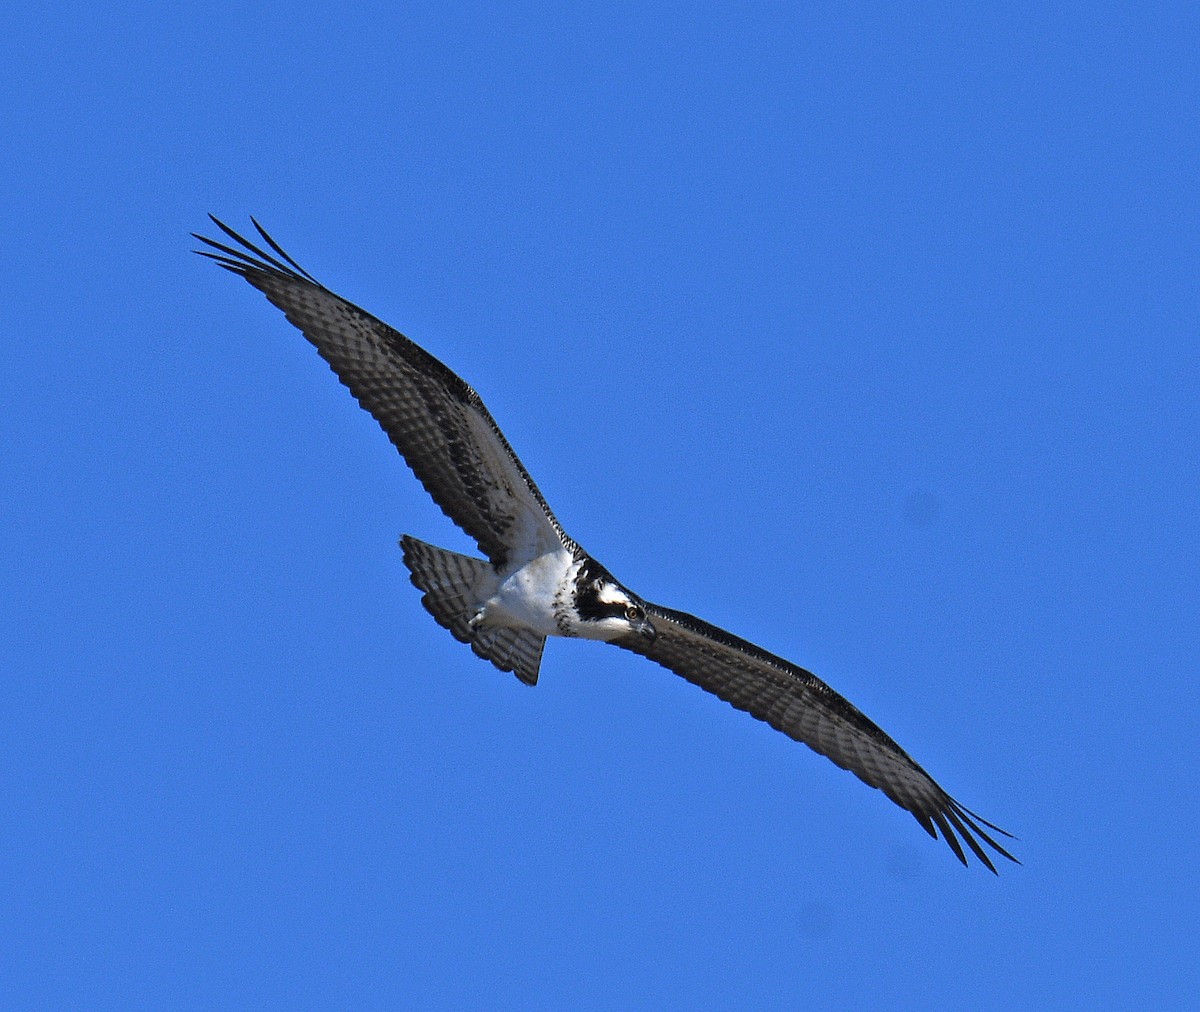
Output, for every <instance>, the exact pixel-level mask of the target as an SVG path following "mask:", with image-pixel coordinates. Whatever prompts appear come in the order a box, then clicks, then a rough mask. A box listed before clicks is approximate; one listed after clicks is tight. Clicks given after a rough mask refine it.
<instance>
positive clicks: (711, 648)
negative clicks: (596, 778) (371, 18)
mask: <svg viewBox="0 0 1200 1012" xmlns="http://www.w3.org/2000/svg"><path fill="white" fill-rule="evenodd" d="M213 221H214V222H216V224H217V225H218V227H219V228H221V230H222V231H223V232H224V233H225V234H226V236H228V237H229V239H230V240H232V241H233V242H234V243H235V244H236V245H233V246H230V245H227V244H225V243H221V242H216V241H214V240H211V239H206V238H204V237H203V236H197V238H199V239H200V240H201V241H202V242H204V243H206V244H207V245H208V246H209V247H211V248H212V249H213V250H215V251H216V252H207V251H206V252H205V253H204V255H205V256H208V257H211V258H212V259H214V260H216V261H217V263H219V264H221V266H223V267H225V268H227V269H228V270H231V271H233V272H234V273H235V274H238V275H240V276H242V277H244V278H245V279H246V280H247V281H249V282H250V283H251V284H252V285H254V287H256V288H258V289H259V290H260V291H262V292H263V293H264V294H265V295H266V296H267V298H268V299H270V300H271V301H272V302H273V303H275V305H277V306H278V307H279V308H280V309H282V310H283V311H284V313H285V314H286V315H287V317H288V319H289V320H291V322H292V323H293V324H295V325H296V326H297V327H298V328H299V329H300V330H301V331H302V332H303V334H304V336H305V337H306V338H308V340H309V341H310V342H311V343H312V344H313V345H314V346H315V347H316V348H317V351H318V352H319V353H320V354H321V356H322V357H323V358H324V359H325V360H326V361H327V362H328V363H329V364H330V366H331V367H332V368H333V370H334V372H335V373H336V374H337V376H338V378H339V379H340V380H341V381H342V382H343V383H344V384H345V385H346V386H347V387H349V388H350V391H351V392H352V393H353V394H354V396H355V397H356V398H357V399H358V401H359V403H360V404H361V405H362V406H363V407H364V408H365V409H366V410H367V411H369V412H370V413H371V414H372V415H373V416H374V417H375V418H376V420H377V421H378V422H379V424H380V425H381V427H382V428H383V430H384V432H385V433H386V434H387V435H388V437H389V438H390V439H391V441H392V442H393V444H395V446H396V448H397V449H398V450H399V451H400V453H401V455H402V456H403V457H404V459H405V460H406V461H407V462H408V464H409V466H410V467H411V468H412V470H413V472H414V473H415V474H416V476H417V477H418V478H419V479H420V481H421V482H422V483H423V484H424V486H425V488H426V489H427V490H428V491H429V493H430V495H431V496H432V497H433V499H434V501H435V502H437V503H438V505H439V506H441V508H442V510H443V511H444V512H445V513H446V514H447V515H448V516H449V517H450V518H451V519H452V520H453V521H454V522H455V523H456V524H458V525H459V526H460V527H461V528H462V529H463V530H464V531H466V532H467V534H469V535H470V536H471V537H473V538H474V539H475V541H476V543H477V544H478V545H479V548H480V550H481V552H482V553H483V554H484V555H485V556H486V559H477V558H472V557H470V556H466V555H460V554H459V553H456V552H451V551H448V550H446V549H443V548H438V547H436V546H434V545H429V544H426V543H425V542H422V541H418V540H417V539H415V538H412V537H409V536H405V537H404V538H402V539H401V547H402V549H403V551H404V562H405V564H406V565H407V566H408V568H409V570H410V572H411V578H412V582H413V583H414V584H415V585H416V586H417V587H418V588H419V589H420V590H421V591H422V592H423V597H422V601H423V603H424V605H425V607H426V609H427V610H428V611H429V612H430V614H432V615H433V617H434V618H435V619H436V620H437V621H438V623H439V624H441V625H442V626H444V627H445V628H447V629H448V630H449V631H450V632H451V633H452V634H453V635H454V636H455V638H457V639H459V640H461V641H462V642H464V643H468V644H470V646H471V648H472V650H474V651H475V653H476V654H478V655H479V656H480V657H483V658H486V659H487V660H489V661H491V662H492V663H493V664H494V665H496V666H497V667H498V668H500V669H501V670H504V671H512V672H513V673H515V674H516V675H517V677H518V678H520V679H521V680H522V681H524V682H526V683H527V684H530V685H532V684H534V683H536V682H537V678H538V671H539V668H540V665H541V657H542V650H543V647H544V645H545V642H546V639H547V637H550V636H566V637H573V638H583V639H594V640H601V641H604V642H609V643H613V644H615V645H617V646H620V647H622V648H624V649H626V650H631V651H633V652H635V653H639V654H643V655H644V656H646V657H647V658H649V659H650V660H652V661H655V662H656V663H658V664H661V665H663V666H664V667H666V668H668V669H670V670H671V671H674V672H676V673H677V674H679V675H682V676H683V677H684V678H686V679H688V680H689V681H691V682H694V683H695V684H697V685H699V686H701V687H702V688H704V689H706V690H708V691H709V692H712V693H714V694H715V695H717V696H719V697H720V698H722V699H724V700H726V701H727V702H729V703H731V704H732V705H733V706H735V707H737V708H738V709H741V710H746V711H747V712H749V713H751V714H752V715H754V716H755V717H758V718H759V719H760V720H763V721H766V722H767V723H768V724H770V725H771V726H772V727H775V728H776V729H778V730H780V731H782V732H784V733H785V734H787V735H789V736H791V737H792V738H795V739H796V740H798V741H802V742H804V743H805V744H807V745H808V746H810V747H811V748H813V749H814V750H816V751H817V752H820V753H821V754H822V755H825V756H828V757H829V758H830V759H831V760H833V762H835V763H836V764H837V765H839V766H841V767H843V768H845V769H848V770H851V771H852V772H853V773H855V774H856V775H857V776H858V777H859V778H860V779H861V780H863V781H864V782H865V783H867V784H869V785H870V786H872V787H877V788H879V789H880V790H882V791H883V792H884V793H885V794H887V795H888V797H890V798H891V799H892V800H893V801H894V802H896V803H897V804H898V805H900V806H901V807H903V808H905V809H907V810H908V811H909V812H911V813H912V815H913V816H914V817H915V818H916V819H917V821H918V822H919V823H920V824H921V825H922V826H923V827H924V828H925V829H926V830H927V831H928V832H929V833H930V835H932V836H935V837H936V836H937V835H938V832H939V831H940V833H941V835H942V837H943V838H944V839H945V840H946V842H947V843H948V844H949V845H950V847H951V848H952V849H953V851H954V852H955V854H956V855H957V856H958V858H959V859H960V860H961V861H962V862H963V863H964V864H965V863H966V854H965V852H964V850H963V848H962V846H961V844H960V842H959V838H961V840H962V842H964V843H966V845H967V846H968V847H969V848H970V850H971V851H972V852H973V853H974V854H975V855H976V856H977V857H978V858H979V859H980V861H982V862H983V864H984V865H986V866H987V867H988V868H990V869H991V870H992V871H995V867H994V865H993V863H992V861H991V859H990V857H989V856H988V853H987V851H986V850H985V849H984V845H986V846H988V847H990V848H991V849H992V850H993V851H994V852H996V853H998V854H1000V855H1002V856H1004V857H1006V858H1009V859H1010V860H1015V858H1013V857H1012V855H1011V854H1009V853H1008V851H1007V850H1005V849H1004V847H1002V846H1001V845H1000V844H999V843H997V842H996V840H995V839H994V838H993V837H992V836H991V835H989V833H988V831H987V830H988V829H990V830H993V831H994V832H996V833H1003V830H1000V829H999V828H998V827H996V826H993V825H992V824H991V823H989V822H987V821H986V820H984V819H981V818H979V817H978V816H976V815H974V813H972V812H970V811H969V810H968V809H966V808H964V807H963V806H961V805H959V804H958V803H957V802H956V801H955V800H954V799H953V798H951V797H950V795H948V794H947V793H946V792H945V791H944V790H942V788H941V787H939V786H938V785H937V783H936V782H935V781H934V780H933V779H932V778H931V777H930V776H929V775H928V774H927V773H926V772H925V771H924V770H923V769H921V767H920V766H918V765H917V764H916V763H915V762H914V761H913V760H912V759H911V758H910V757H909V756H908V754H907V753H906V752H904V750H903V749H901V748H900V746H899V745H897V744H896V743H895V742H894V741H893V740H892V739H891V738H890V737H888V735H887V734H885V733H884V732H883V731H882V730H881V729H880V728H879V727H878V726H877V725H876V724H874V723H873V722H872V721H870V720H868V719H867V718H866V717H865V716H864V715H863V714H862V713H861V712H859V710H858V709H856V708H855V707H854V706H853V705H852V704H851V703H850V702H849V701H848V700H846V699H844V698H843V697H842V696H840V695H839V694H838V693H836V692H835V691H834V690H832V689H831V688H829V686H828V685H826V684H825V683H824V682H822V681H821V680H820V679H818V678H817V677H816V676H815V675H813V674H812V673H811V672H809V671H806V670H805V669H803V668H800V667H797V666H796V665H794V664H791V663H790V662H789V661H786V660H784V659H783V658H780V657H776V656H775V655H774V654H770V653H768V652H767V651H765V650H762V649H761V648H759V647H756V646H755V645H754V644H752V643H748V642H746V641H745V640H742V639H739V638H738V637H736V636H733V635H732V634H730V633H727V632H725V631H724V630H722V629H718V628H716V627H715V626H712V625H709V624H708V623H706V622H704V621H702V620H700V619H698V618H695V617H694V616H692V615H687V614H684V613H683V612H678V611H674V610H672V609H669V608H664V607H662V606H661V605H656V604H652V603H650V602H647V601H645V600H643V599H642V598H641V597H639V596H638V595H637V594H635V593H633V592H632V591H631V590H629V589H628V588H626V587H625V586H624V585H623V584H621V583H620V582H619V581H618V580H616V579H615V578H614V577H613V576H612V574H611V573H609V572H608V570H607V569H605V568H604V567H603V566H602V565H600V564H599V563H598V562H597V561H596V560H595V559H593V558H592V557H591V556H590V555H589V554H588V553H587V552H585V551H584V550H583V549H582V548H581V547H580V546H579V545H578V544H577V543H576V542H575V541H573V540H572V539H571V538H570V537H569V536H568V535H567V534H566V532H565V531H564V530H563V528H562V526H561V525H560V524H559V522H558V520H557V519H556V518H555V516H554V514H553V513H552V512H551V510H550V508H549V506H548V505H547V504H546V501H545V499H544V498H543V497H542V495H541V493H540V492H539V491H538V488H537V486H536V485H535V484H534V482H533V480H532V478H530V476H529V473H528V472H527V471H526V470H525V468H524V466H523V465H522V464H521V462H520V460H519V459H518V458H517V456H516V454H515V453H514V452H513V450H512V448H511V447H510V446H509V445H508V441H507V440H506V439H505V438H504V435H503V433H501V431H500V429H499V427H498V426H497V425H496V423H495V421H494V420H493V419H492V416H491V415H490V414H489V413H488V411H487V408H485V407H484V405H483V402H482V401H481V400H480V399H479V396H478V395H477V394H476V393H475V391H474V390H472V389H471V387H470V386H468V385H467V384H466V383H465V382H463V380H462V379H460V378H459V377H458V376H457V375H455V374H454V373H453V372H451V371H450V370H449V369H447V368H446V367H445V366H444V365H443V364H442V363H441V362H439V361H438V360H437V359H435V358H433V356H431V355H430V354H429V353H428V352H426V351H425V350H424V349H422V348H420V347H419V346H417V345H416V344H414V343H413V342H412V341H410V340H408V338H406V337H404V336H403V335H402V334H400V333H399V332H397V331H395V330H393V329H392V328H391V327H388V326H387V325H386V324H384V323H382V322H381V321H379V320H377V319H376V318H375V317H373V316H371V315H370V314H368V313H366V312H365V311H363V310H362V309H359V308H358V307H357V306H354V305H353V304H351V303H349V302H347V301H346V300H344V299H342V298H341V297H339V296H337V295H335V294H334V293H332V292H331V291H329V290H328V289H326V288H325V287H324V286H322V285H321V284H319V283H318V282H317V281H316V280H315V279H313V278H312V276H311V275H309V274H308V273H307V272H306V271H304V270H303V269H302V268H301V267H300V266H299V265H298V264H296V262H295V261H294V260H292V259H291V258H290V257H289V256H288V255H287V254H286V253H284V252H283V250H282V249H281V248H280V247H279V246H278V245H277V244H276V243H275V242H274V240H272V239H271V238H270V236H268V235H267V233H266V232H264V231H263V230H262V229H261V228H259V229H258V231H259V234H260V235H261V236H262V238H263V241H264V242H265V243H266V244H267V245H268V246H269V247H270V250H271V251H272V252H266V251H264V250H263V249H261V248H260V247H258V246H256V245H254V244H253V243H251V242H249V241H247V240H246V239H244V238H243V237H242V236H240V235H238V234H237V233H236V232H234V231H233V230H232V229H229V228H228V227H226V226H225V225H223V224H221V222H219V221H217V219H215V218H214V219H213ZM255 226H256V227H258V225H257V222H256V223H255ZM984 827H987V828H986V829H985V828H984ZM1004 835H1007V834H1004Z"/></svg>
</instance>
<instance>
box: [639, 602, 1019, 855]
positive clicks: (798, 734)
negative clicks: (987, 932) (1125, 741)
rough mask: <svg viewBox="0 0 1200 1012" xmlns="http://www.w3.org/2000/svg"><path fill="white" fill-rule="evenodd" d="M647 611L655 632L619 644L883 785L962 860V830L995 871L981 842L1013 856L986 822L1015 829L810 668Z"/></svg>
mask: <svg viewBox="0 0 1200 1012" xmlns="http://www.w3.org/2000/svg"><path fill="white" fill-rule="evenodd" d="M646 611H647V617H648V618H649V619H650V621H651V622H652V623H653V625H654V628H655V629H656V630H657V633H658V636H657V638H656V639H655V640H654V641H653V642H648V641H647V640H645V639H644V638H641V637H637V638H634V637H629V638H626V639H622V640H618V641H616V642H617V643H618V645H619V646H622V647H624V648H625V649H627V650H632V651H634V652H635V653H639V654H643V655H644V656H646V657H648V658H649V659H650V660H652V661H655V662H657V663H658V664H661V665H662V666H663V667H665V668H667V669H668V670H670V671H673V672H675V673H676V674H677V675H681V676H683V677H684V678H686V679H687V680H688V681H689V682H692V683H693V684H695V685H698V686H700V687H701V688H702V689H705V690H707V691H708V692H711V693H713V694H714V695H716V696H719V697H720V698H721V699H723V700H725V701H726V702H727V703H729V704H731V705H732V706H734V707H735V708H736V709H739V710H745V711H746V712H747V713H749V714H751V715H752V716H754V717H757V718H758V719H759V720H762V721H765V722H766V723H767V724H769V725H771V727H773V728H775V729H776V730H778V731H782V732H783V733H784V734H786V735H788V736H789V737H790V738H794V739H795V740H796V741H799V742H803V743H804V744H805V745H807V746H809V748H811V749H813V750H814V751H816V752H819V753H820V754H821V755H823V756H826V757H827V758H829V759H830V760H832V761H833V762H834V763H836V764H837V765H838V766H840V767H842V769H846V770H849V771H850V772H851V773H853V774H854V775H855V776H857V777H858V778H859V779H860V780H862V781H863V782H864V783H866V784H868V785H869V786H871V787H876V788H878V789H879V790H881V791H883V793H884V794H886V795H887V796H888V797H889V798H891V799H892V801H894V802H895V803H896V804H897V805H899V806H900V807H901V808H904V809H906V810H907V811H909V812H910V813H911V814H912V815H913V817H914V818H915V819H916V820H917V822H919V823H920V824H921V826H922V827H923V828H924V829H925V831H926V832H928V833H929V835H930V836H932V837H934V838H935V839H936V838H937V836H938V832H939V831H940V832H941V835H942V838H943V839H944V840H945V841H946V843H947V844H948V845H949V846H950V848H951V850H953V851H954V853H955V855H956V856H957V857H958V859H959V860H960V861H962V863H963V864H966V863H967V858H966V854H965V852H964V851H963V848H962V845H961V844H960V843H959V839H960V838H961V839H962V841H963V842H964V843H966V845H967V846H968V847H969V848H970V849H971V851H973V852H974V854H975V856H976V857H978V858H979V860H980V861H981V862H983V864H984V865H985V866H986V867H987V868H989V869H990V870H991V871H992V872H995V871H996V868H995V865H994V864H993V863H992V861H991V859H990V858H989V856H988V854H987V852H986V851H985V850H984V848H983V846H982V844H986V845H987V846H989V847H991V848H992V849H993V850H994V851H995V852H996V853H998V854H1000V855H1001V856H1003V857H1006V858H1008V859H1009V860H1010V861H1016V858H1014V857H1013V856H1012V855H1011V854H1010V853H1009V852H1008V851H1007V850H1005V849H1004V847H1002V846H1001V845H1000V844H999V843H997V842H996V840H995V839H993V838H992V836H991V835H989V833H988V830H992V831H993V832H995V833H997V834H1000V835H1003V836H1006V837H1007V836H1010V834H1008V833H1005V832H1004V830H1002V829H1000V828H999V827H998V826H994V825H992V824H991V823H990V822H988V821H987V820H985V819H982V818H980V817H979V816H978V815H976V814H975V813H974V812H971V811H970V810H969V809H967V808H964V807H963V806H962V805H960V804H959V803H958V802H957V801H955V800H954V799H953V798H952V797H950V795H949V794H947V793H946V792H945V791H944V790H943V789H942V788H941V787H940V786H939V785H938V784H937V782H936V781H934V779H933V778H932V777H930V776H929V774H928V773H926V772H925V771H924V770H923V769H922V768H921V767H920V766H918V765H917V763H916V762H914V761H913V759H912V758H911V757H910V756H909V755H908V753H907V752H905V751H904V750H903V749H902V748H901V747H900V746H899V745H897V744H896V742H894V741H893V740H892V739H891V738H890V737H889V736H888V735H887V734H886V733H885V732H884V731H883V730H882V729H881V728H880V727H879V726H878V725H877V724H875V723H874V722H873V721H871V720H870V719H869V718H867V717H866V716H865V715H864V714H863V713H862V712H861V711H860V710H859V709H858V708H857V707H855V706H854V705H853V704H852V703H851V702H850V701H849V700H847V699H846V698H845V697H844V696H842V695H840V694H839V693H837V692H835V691H834V690H833V689H831V688H830V687H829V686H828V685H826V684H825V683H824V682H823V681H821V680H820V679H819V678H817V676H816V675H814V674H813V673H812V672H810V671H806V670H805V669H804V668H801V667H797V666H796V665H794V664H791V663H789V662H788V661H785V660H783V658H781V657H776V656H775V655H774V654H771V653H768V652H767V651H765V650H763V649H761V648H759V647H756V646H755V645H754V644H752V643H748V642H747V641H745V640H743V639H739V638H738V637H736V636H734V635H732V634H731V633H727V632H726V631H725V630H723V629H718V628H717V627H716V626H713V625H710V624H709V623H707V622H704V621H703V620H701V619H698V618H696V617H695V616H693V615H688V614H685V613H683V612H678V611H673V610H671V609H669V608H663V607H662V606H660V605H656V604H649V603H647V604H646ZM984 827H986V828H984ZM981 841H982V843H981ZM1018 863H1019V862H1018Z"/></svg>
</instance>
